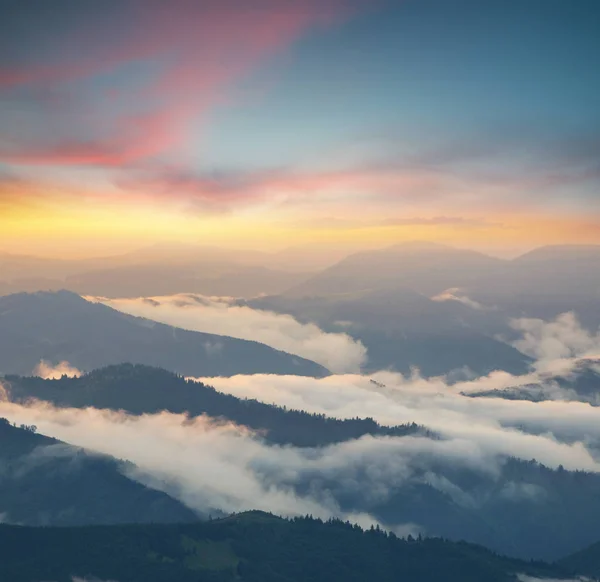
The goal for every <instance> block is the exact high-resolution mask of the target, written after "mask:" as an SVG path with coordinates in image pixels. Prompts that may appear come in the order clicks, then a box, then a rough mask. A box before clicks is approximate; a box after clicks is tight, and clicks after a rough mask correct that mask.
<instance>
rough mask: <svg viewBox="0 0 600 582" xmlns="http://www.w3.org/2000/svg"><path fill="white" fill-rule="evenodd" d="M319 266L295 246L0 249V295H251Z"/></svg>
mask: <svg viewBox="0 0 600 582" xmlns="http://www.w3.org/2000/svg"><path fill="white" fill-rule="evenodd" d="M290 253H291V254H290ZM288 255H289V256H288ZM332 262H334V261H333V260H331V261H330V263H332ZM330 263H327V265H328V264H330ZM321 265H322V261H317V262H315V261H311V260H310V257H305V256H304V255H303V254H302V253H301V251H296V252H295V253H294V252H293V251H292V250H290V252H289V253H287V252H286V253H285V255H283V254H282V255H280V254H279V253H261V252H256V251H242V250H228V249H221V248H217V247H201V246H196V245H181V244H174V245H165V244H163V245H154V246H152V247H148V248H145V249H140V250H139V251H134V252H129V253H126V254H123V255H118V256H112V257H99V258H89V259H71V260H60V259H51V258H42V257H30V256H26V255H11V254H8V253H0V295H7V294H10V293H18V292H32V291H39V290H53V291H56V290H60V289H68V290H69V291H72V292H75V293H78V294H81V295H96V296H104V297H115V298H116V297H140V296H152V295H169V294H176V293H200V294H203V295H221V296H233V297H254V296H258V295H261V294H274V293H282V292H283V291H285V290H286V289H288V288H289V287H291V286H293V285H297V284H299V283H301V282H302V281H304V280H305V279H306V278H308V277H309V276H311V275H312V274H313V273H314V272H315V271H317V270H318V268H319V267H320V266H321Z"/></svg>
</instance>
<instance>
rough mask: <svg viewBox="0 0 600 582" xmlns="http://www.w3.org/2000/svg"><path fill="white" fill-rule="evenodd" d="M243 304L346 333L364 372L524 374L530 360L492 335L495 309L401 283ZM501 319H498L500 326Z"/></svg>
mask: <svg viewBox="0 0 600 582" xmlns="http://www.w3.org/2000/svg"><path fill="white" fill-rule="evenodd" d="M246 304H248V305H250V306H251V307H253V308H256V309H264V310H270V311H275V312H277V313H288V314H291V315H293V316H294V317H295V318H296V319H298V320H300V321H302V322H305V323H306V322H313V323H316V324H317V325H319V327H321V328H322V329H324V330H325V331H328V332H338V333H339V332H340V331H343V332H344V333H347V334H349V335H350V336H352V337H353V338H354V339H356V340H358V341H360V342H361V343H362V344H363V345H364V346H365V347H366V348H367V355H368V360H367V362H366V365H365V366H364V370H365V371H366V372H373V371H376V370H383V369H391V370H395V371H398V372H400V373H403V374H406V373H410V371H411V369H412V368H414V367H416V368H418V369H419V370H420V371H421V373H422V374H424V375H426V376H438V375H443V374H447V373H448V372H450V371H452V370H456V369H459V368H465V367H467V368H469V369H470V370H472V371H473V372H475V373H477V374H488V373H489V372H491V371H493V370H505V371H507V372H510V373H513V374H524V373H526V372H527V371H528V368H529V365H530V362H531V360H530V358H528V357H527V356H525V355H524V354H522V353H521V352H519V351H518V350H516V349H515V348H513V347H512V346H510V345H508V344H506V343H503V342H501V341H499V340H497V339H495V338H494V337H492V336H493V333H494V332H495V331H497V325H496V324H497V322H496V319H497V318H498V315H497V314H496V313H495V312H489V311H483V310H477V309H473V308H472V307H469V306H467V305H464V304H463V303H460V302H459V301H432V300H431V299H430V298H429V297H426V296H425V295H423V294H421V293H417V292H416V291H414V290H412V289H408V288H406V287H395V288H389V289H376V290H369V291H361V292H354V293H351V292H347V293H339V294H335V295H327V296H321V297H290V296H287V295H280V296H275V297H262V298H257V299H254V300H251V301H248V302H246ZM504 323H505V322H504V319H502V321H501V322H500V325H504ZM488 328H490V332H491V333H487V329H488Z"/></svg>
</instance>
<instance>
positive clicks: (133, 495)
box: [0, 418, 197, 579]
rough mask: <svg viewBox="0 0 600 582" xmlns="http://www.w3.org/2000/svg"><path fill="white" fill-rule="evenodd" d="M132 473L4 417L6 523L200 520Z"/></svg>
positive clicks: (1, 470) (1, 468)
mask: <svg viewBox="0 0 600 582" xmlns="http://www.w3.org/2000/svg"><path fill="white" fill-rule="evenodd" d="M131 468H132V466H131V464H129V463H125V462H122V461H117V460H116V459H114V458H112V457H109V456H106V455H98V454H95V453H92V452H89V451H86V450H83V449H80V448H76V447H72V446H70V445H67V444H65V443H61V442H60V441H57V440H55V439H52V438H49V437H45V436H43V435H40V434H37V433H36V432H35V427H25V426H23V427H19V428H17V427H16V426H13V425H11V424H10V423H9V422H8V420H6V419H4V418H0V515H1V516H2V521H5V522H12V523H18V524H25V525H61V526H66V525H82V524H117V523H132V522H137V523H152V522H182V521H183V522H189V521H195V520H196V519H197V516H196V515H195V514H194V513H193V512H192V511H190V510H189V509H187V508H186V507H185V506H183V505H182V504H181V503H179V502H178V501H175V500H174V499H172V498H171V497H169V496H168V495H166V494H164V493H161V492H159V491H154V490H152V489H148V488H147V487H145V486H143V485H141V484H140V483H137V482H136V481H132V480H131V479H129V478H127V477H126V476H125V474H126V472H127V470H128V469H131ZM0 578H1V577H0ZM2 579H6V578H2Z"/></svg>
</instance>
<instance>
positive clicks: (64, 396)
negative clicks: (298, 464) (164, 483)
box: [6, 364, 431, 447]
mask: <svg viewBox="0 0 600 582" xmlns="http://www.w3.org/2000/svg"><path fill="white" fill-rule="evenodd" d="M6 380H7V381H8V382H9V386H10V387H9V391H10V395H11V399H12V400H14V401H16V402H24V401H26V400H27V399H29V398H36V399H39V400H45V401H48V402H51V403H52V404H54V405H56V406H61V407H75V408H85V407H87V406H92V407H95V408H108V409H112V410H124V411H126V412H128V413H130V414H146V413H148V414H152V413H156V412H161V411H163V410H167V411H169V412H173V413H176V414H181V413H189V414H190V415H191V416H199V415H201V414H206V415H208V416H211V417H215V418H223V419H227V420H230V421H232V422H235V423H237V424H242V425H244V426H247V427H249V428H252V429H254V430H257V431H261V432H262V433H263V434H264V438H265V439H266V440H267V441H268V442H271V443H274V444H292V445H295V446H300V447H315V446H323V445H328V444H332V443H337V442H342V441H346V440H350V439H355V438H360V437H362V436H364V435H368V434H369V435H380V436H406V435H410V434H428V435H430V436H431V433H429V432H428V431H427V430H426V429H424V428H423V427H420V426H418V425H416V424H414V423H411V424H405V425H400V426H394V427H387V426H381V425H379V424H378V423H377V422H375V421H374V420H373V419H371V418H362V419H361V418H355V419H348V420H341V419H337V418H331V417H327V416H325V415H323V414H310V413H308V412H303V411H298V410H288V409H286V408H281V407H278V406H274V405H270V404H264V403H262V402H258V401H257V400H246V399H240V398H237V397H235V396H231V395H229V394H223V393H222V392H218V391H217V390H215V389H214V388H213V387H211V386H207V385H206V384H203V383H201V382H195V381H191V380H186V379H185V378H182V377H181V376H178V375H177V374H173V373H171V372H167V371H166V370H162V369H158V368H150V367H147V366H141V365H131V364H123V365H120V366H110V367H107V368H103V369H100V370H96V371H94V372H91V373H90V374H86V375H84V376H82V377H80V378H66V377H63V378H61V379H60V380H43V379H41V378H37V377H18V376H7V377H6Z"/></svg>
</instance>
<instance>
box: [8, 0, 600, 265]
mask: <svg viewBox="0 0 600 582" xmlns="http://www.w3.org/2000/svg"><path fill="white" fill-rule="evenodd" d="M598 55H600V3H598V1H597V0H451V1H449V0H368V1H367V0H172V1H170V2H164V1H162V0H84V1H82V0H53V1H52V2H49V1H48V0H0V251H8V252H11V253H23V254H37V255H46V256H58V257H64V258H69V257H75V256H86V255H99V254H104V253H109V252H110V253H113V252H117V251H119V250H123V251H126V250H132V249H134V248H139V247H143V246H146V245H150V244H154V243H157V242H162V241H169V242H182V243H186V244H199V245H220V246H225V247H229V248H238V247H239V248H245V249H250V248H252V249H261V250H277V249H283V248H286V247H289V246H302V245H313V246H316V247H317V248H325V247H329V246H334V245H337V246H340V245H341V246H344V245H348V246H349V247H350V246H356V245H360V246H365V247H381V246H385V245H388V244H393V243H397V242H402V241H407V240H416V239H418V240H432V241H438V242H444V243H450V244H454V245H456V246H462V247H470V248H478V249H485V250H494V251H495V252H498V253H502V252H507V253H508V252H511V251H513V250H515V249H522V250H527V249H529V248H532V247H535V246H541V245H545V244H566V243H569V244H575V243H576V244H600V190H599V186H600V107H599V106H598V104H599V103H600V67H598V63H597V61H598Z"/></svg>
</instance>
